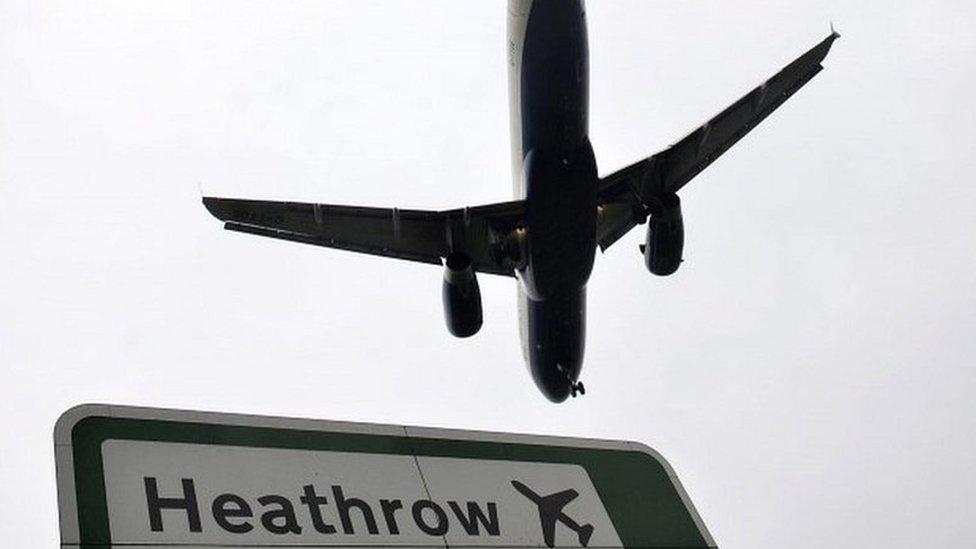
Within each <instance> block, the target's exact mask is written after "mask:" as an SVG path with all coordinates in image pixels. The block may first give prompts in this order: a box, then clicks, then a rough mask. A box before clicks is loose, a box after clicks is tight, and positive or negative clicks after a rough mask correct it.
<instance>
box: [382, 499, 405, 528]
mask: <svg viewBox="0 0 976 549" xmlns="http://www.w3.org/2000/svg"><path fill="white" fill-rule="evenodd" d="M380 508H381V509H383V518H385V519H386V529H387V530H389V531H390V533H391V534H393V535H397V534H399V533H400V527H399V526H397V522H396V512H397V511H398V510H400V509H403V502H401V501H400V500H398V499H395V500H392V501H391V500H388V499H381V500H380Z"/></svg>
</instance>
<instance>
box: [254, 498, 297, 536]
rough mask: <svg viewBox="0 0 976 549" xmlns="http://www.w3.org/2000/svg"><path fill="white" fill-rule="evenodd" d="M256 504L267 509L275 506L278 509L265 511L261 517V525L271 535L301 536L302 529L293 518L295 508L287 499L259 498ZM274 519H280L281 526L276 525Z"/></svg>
mask: <svg viewBox="0 0 976 549" xmlns="http://www.w3.org/2000/svg"><path fill="white" fill-rule="evenodd" d="M258 503H260V504H261V505H264V506H265V507H267V506H268V505H277V506H278V509H271V510H269V511H265V512H264V513H263V514H262V515H261V524H263V525H264V527H265V528H266V529H267V530H268V531H269V532H271V533H272V534H301V533H302V527H301V526H299V525H298V519H297V518H295V508H294V507H292V505H291V502H290V501H288V498H284V497H281V496H261V497H259V498H258ZM276 519H282V523H281V524H276V523H275V520H276Z"/></svg>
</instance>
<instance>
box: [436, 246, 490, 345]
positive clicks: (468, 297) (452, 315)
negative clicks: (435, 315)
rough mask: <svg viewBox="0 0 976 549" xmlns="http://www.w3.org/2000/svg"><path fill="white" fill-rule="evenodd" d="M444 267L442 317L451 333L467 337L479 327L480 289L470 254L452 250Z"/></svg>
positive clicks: (480, 318)
mask: <svg viewBox="0 0 976 549" xmlns="http://www.w3.org/2000/svg"><path fill="white" fill-rule="evenodd" d="M445 263H446V264H445V268H444V286H443V290H442V292H441V295H442V296H443V299H444V318H445V319H446V320H447V329H448V330H449V331H450V332H451V334H452V335H454V336H455V337H471V336H473V335H474V334H476V333H478V330H480V329H481V323H482V321H483V317H482V311H481V290H479V289H478V278H477V276H476V275H475V272H474V269H473V268H472V266H471V258H470V257H468V256H466V255H464V254H461V253H452V254H450V255H449V256H447V261H446V262H445Z"/></svg>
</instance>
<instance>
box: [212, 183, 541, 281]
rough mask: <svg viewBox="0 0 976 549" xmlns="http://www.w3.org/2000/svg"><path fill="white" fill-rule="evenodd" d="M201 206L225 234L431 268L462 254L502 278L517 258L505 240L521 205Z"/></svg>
mask: <svg viewBox="0 0 976 549" xmlns="http://www.w3.org/2000/svg"><path fill="white" fill-rule="evenodd" d="M203 203H204V205H205V206H206V207H207V209H208V210H209V211H210V213H211V214H213V215H214V217H216V218H218V219H220V220H221V221H224V228H225V229H228V230H231V231H238V232H243V233H250V234H255V235H259V236H266V237H270V238H278V239H281V240H290V241H293V242H301V243H304V244H313V245H316V246H325V247H329V248H338V249H341V250H349V251H354V252H360V253H367V254H372V255H379V256H385V257H394V258H398V259H406V260H410V261H419V262H422V263H431V264H435V265H440V264H441V259H442V258H445V257H447V256H448V254H450V253H451V252H462V253H465V254H467V255H468V256H469V257H470V258H471V260H472V263H473V265H474V268H475V270H476V271H478V272H482V273H490V274H499V275H508V276H514V267H515V263H514V262H515V261H516V260H517V259H518V258H517V257H516V255H517V254H515V255H513V253H514V252H513V250H512V246H511V239H510V236H511V234H512V233H513V231H515V229H516V228H517V227H519V226H521V224H522V222H523V219H524V217H525V216H524V211H525V207H524V203H523V202H522V201H514V202H503V203H498V204H489V205H486V206H478V207H473V208H462V209H457V210H447V211H427V210H400V209H397V208H367V207H360V206H337V205H329V204H311V203H302V202H273V201H266V200H241V199H234V198H216V197H205V198H204V199H203Z"/></svg>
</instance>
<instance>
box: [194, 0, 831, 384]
mask: <svg viewBox="0 0 976 549" xmlns="http://www.w3.org/2000/svg"><path fill="white" fill-rule="evenodd" d="M838 36H839V35H838V34H837V33H836V32H831V34H830V35H829V36H828V37H827V38H826V39H824V40H823V41H821V42H820V43H819V44H817V45H816V46H814V47H813V48H811V49H810V50H808V51H807V52H806V53H804V54H803V55H801V56H800V57H799V58H797V59H796V60H795V61H793V62H792V63H791V64H789V65H787V66H786V67H785V68H783V69H782V70H780V71H779V72H778V73H776V74H775V75H773V76H772V77H771V78H769V79H767V80H766V81H765V82H763V83H762V84H760V85H759V86H757V87H756V88H754V89H753V90H751V91H750V92H749V93H747V94H746V95H745V96H743V97H742V98H740V99H739V100H738V101H736V102H735V103H733V104H732V105H731V106H729V107H728V108H726V109H725V110H724V111H722V112H721V113H719V114H718V115H716V116H715V117H713V118H712V119H711V120H709V121H707V122H706V123H705V124H703V125H701V126H699V127H698V128H696V129H695V130H694V131H692V132H691V133H689V134H688V135H687V136H686V137H684V138H683V139H681V140H679V141H677V142H676V143H675V144H674V145H672V146H671V147H669V148H668V149H666V150H664V151H661V152H659V153H657V154H655V155H652V156H650V157H648V158H645V159H644V160H641V161H639V162H636V163H634V164H632V165H630V166H627V167H625V168H623V169H621V170H618V171H616V172H613V173H611V174H609V175H607V176H605V177H602V178H601V177H599V176H598V173H597V166H596V160H595V156H594V153H593V148H592V146H591V144H590V140H589V136H588V101H589V97H588V94H589V89H588V86H589V54H588V45H587V34H586V10H585V7H584V4H583V1H582V0H509V3H508V48H507V53H508V65H509V101H510V118H511V139H512V180H513V186H514V190H515V199H514V200H512V201H510V202H501V203H496V204H488V205H484V206H476V207H466V208H459V209H454V210H446V211H428V210H401V209H399V208H373V207H363V206H342V205H331V204H319V203H302V202H276V201H263V200H242V199H233V198H217V197H206V198H204V200H203V202H204V205H205V206H206V207H207V209H208V210H209V211H210V212H211V213H212V214H213V215H214V216H215V217H217V218H218V219H220V220H222V221H224V223H225V224H224V227H225V228H226V229H228V230H233V231H238V232H244V233H249V234H254V235H258V236H265V237H270V238H277V239H281V240H288V241H293V242H300V243H305V244H312V245H317V246H324V247H330V248H337V249H342V250H347V251H354V252H359V253H368V254H373V255H379V256H385V257H391V258H396V259H405V260H409V261H416V262H421V263H428V264H432V265H438V266H442V267H443V268H444V281H443V289H442V299H443V305H444V313H445V319H446V322H447V327H448V330H449V331H450V333H451V334H453V335H455V336H457V337H470V336H473V335H474V334H476V333H477V332H478V331H479V329H480V328H481V325H482V320H483V314H482V304H481V292H480V289H479V286H478V280H477V275H478V274H479V273H481V274H491V275H500V276H509V277H514V278H515V279H516V280H517V287H518V308H519V334H520V338H521V340H522V349H523V355H524V357H525V360H526V362H527V364H528V366H529V369H530V371H531V375H532V379H533V380H534V382H535V384H536V386H537V387H538V388H539V390H540V391H541V392H542V393H543V394H544V395H545V396H546V397H547V398H548V399H549V400H551V401H553V402H561V401H564V400H566V399H567V398H568V397H570V396H576V394H578V393H582V392H583V390H584V389H583V386H582V384H581V383H580V382H579V375H580V371H581V369H582V364H583V354H584V348H585V331H586V318H585V317H586V283H587V281H588V280H589V277H590V273H591V272H592V269H593V262H594V258H595V254H596V249H597V248H599V249H600V250H601V251H606V250H607V249H608V248H609V247H610V246H611V245H613V244H614V243H615V242H617V241H618V240H619V239H620V238H621V237H622V236H623V235H625V234H626V233H628V232H629V231H630V230H631V229H633V228H634V227H636V226H637V225H642V224H646V226H647V228H646V235H645V239H644V244H643V245H641V246H640V252H641V254H642V256H643V261H644V264H645V266H646V268H647V269H648V271H650V272H651V273H652V274H655V275H658V276H667V275H670V274H673V273H674V272H675V271H677V269H678V267H679V266H680V264H681V260H682V254H683V247H684V224H683V220H682V214H681V201H680V199H679V198H678V194H677V193H678V191H679V190H680V189H681V188H683V187H684V186H685V185H686V184H687V183H688V182H689V181H691V180H692V179H693V178H694V177H695V176H696V175H698V174H699V173H701V172H702V171H703V170H704V169H705V168H707V167H708V166H709V165H711V163H712V162H714V161H715V160H716V159H717V158H718V157H720V156H721V155H722V154H723V153H724V152H725V151H727V150H728V149H729V148H731V147H732V146H733V145H734V144H735V143H736V142H738V141H739V139H741V138H742V137H743V136H745V135H746V134H747V133H749V132H750V131H751V130H752V129H753V128H754V127H755V126H756V125H758V124H759V123H760V122H762V120H764V119H765V118H766V117H767V116H769V114H771V113H772V112H773V111H774V110H776V109H777V108H778V107H779V106H780V105H782V104H783V103H784V102H785V101H786V100H787V99H789V98H790V97H792V96H793V94H794V93H796V91H797V90H799V89H800V88H801V87H803V86H804V85H805V84H806V83H807V82H808V81H809V80H811V79H812V78H813V77H814V76H816V75H817V74H818V73H819V72H820V71H821V70H822V69H823V66H822V65H821V62H822V61H823V59H824V58H825V57H826V55H827V53H828V51H829V50H830V47H831V45H832V44H833V42H834V40H836V39H837V37H838Z"/></svg>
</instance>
